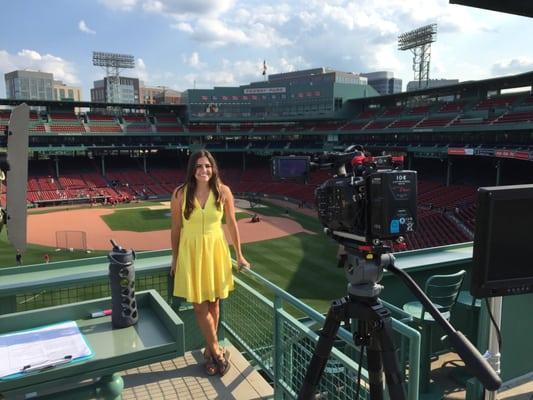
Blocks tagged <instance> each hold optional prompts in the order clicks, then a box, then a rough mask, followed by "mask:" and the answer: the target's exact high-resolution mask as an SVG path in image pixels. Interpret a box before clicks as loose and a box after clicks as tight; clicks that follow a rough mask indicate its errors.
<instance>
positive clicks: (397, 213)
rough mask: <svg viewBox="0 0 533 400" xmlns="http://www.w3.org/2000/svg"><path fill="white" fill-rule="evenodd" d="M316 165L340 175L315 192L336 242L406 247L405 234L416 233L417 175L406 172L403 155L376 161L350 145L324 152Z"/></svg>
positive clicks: (322, 214)
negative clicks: (386, 242)
mask: <svg viewBox="0 0 533 400" xmlns="http://www.w3.org/2000/svg"><path fill="white" fill-rule="evenodd" d="M348 163H350V164H351V166H352V173H351V174H349V175H348V174H347V173H346V164H348ZM313 164H315V165H318V166H319V167H321V168H323V167H324V166H329V167H330V168H335V169H336V176H334V177H333V178H331V179H328V180H327V181H325V182H324V183H322V184H321V185H320V186H319V187H318V188H317V189H316V192H315V201H316V206H317V209H318V217H319V219H320V222H321V223H322V225H324V226H325V227H326V232H327V233H328V234H330V235H331V236H332V237H333V238H335V239H337V238H338V237H342V238H345V239H348V240H354V241H357V242H361V243H368V244H370V243H373V244H377V243H379V242H381V241H382V240H396V241H397V242H403V240H402V239H403V237H402V235H404V234H405V233H408V232H413V231H414V230H415V228H416V193H417V181H416V171H409V170H403V169H401V167H402V164H403V156H392V155H383V156H377V157H372V156H370V155H369V154H367V153H365V151H364V150H363V148H362V147H360V146H350V147H348V148H347V149H346V150H345V151H344V152H335V153H324V154H323V155H321V156H319V157H318V159H317V160H316V162H315V163H313Z"/></svg>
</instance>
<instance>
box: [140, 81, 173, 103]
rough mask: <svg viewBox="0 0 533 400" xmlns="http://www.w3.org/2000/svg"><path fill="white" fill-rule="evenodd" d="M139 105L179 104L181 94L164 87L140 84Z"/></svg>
mask: <svg viewBox="0 0 533 400" xmlns="http://www.w3.org/2000/svg"><path fill="white" fill-rule="evenodd" d="M139 93H140V96H139V98H140V103H141V104H180V103H181V92H178V91H177V90H173V89H169V88H168V87H166V86H145V85H144V84H143V82H141V83H140V88H139Z"/></svg>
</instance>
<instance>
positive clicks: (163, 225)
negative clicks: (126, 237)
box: [101, 208, 250, 232]
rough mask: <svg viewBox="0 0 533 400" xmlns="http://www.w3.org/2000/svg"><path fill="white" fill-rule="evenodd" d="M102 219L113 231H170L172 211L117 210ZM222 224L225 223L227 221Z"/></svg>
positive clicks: (147, 209)
mask: <svg viewBox="0 0 533 400" xmlns="http://www.w3.org/2000/svg"><path fill="white" fill-rule="evenodd" d="M235 217H236V218H237V220H239V219H242V218H250V214H248V213H243V212H238V213H236V214H235ZM101 218H102V219H103V220H104V222H105V223H106V224H107V226H109V229H111V230H113V231H133V232H150V231H159V230H163V229H170V209H161V210H150V209H149V208H130V209H124V210H117V211H115V212H114V213H113V214H109V215H103V216H102V217H101ZM222 222H223V223H225V220H223V221H222Z"/></svg>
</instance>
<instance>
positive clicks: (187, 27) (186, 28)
mask: <svg viewBox="0 0 533 400" xmlns="http://www.w3.org/2000/svg"><path fill="white" fill-rule="evenodd" d="M171 26H172V28H176V29H178V30H180V31H182V32H186V33H194V29H192V26H191V24H189V23H187V22H178V23H177V24H175V25H171Z"/></svg>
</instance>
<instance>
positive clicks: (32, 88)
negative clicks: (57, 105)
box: [4, 70, 54, 100]
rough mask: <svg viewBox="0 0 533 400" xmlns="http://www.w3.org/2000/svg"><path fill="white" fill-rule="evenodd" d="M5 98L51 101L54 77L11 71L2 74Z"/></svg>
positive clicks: (46, 73) (46, 74)
mask: <svg viewBox="0 0 533 400" xmlns="http://www.w3.org/2000/svg"><path fill="white" fill-rule="evenodd" d="M4 80H5V83H6V98H8V99H17V100H53V99H54V95H53V82H54V75H53V74H51V73H48V72H38V71H21V70H17V71H12V72H8V73H7V74H4Z"/></svg>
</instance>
